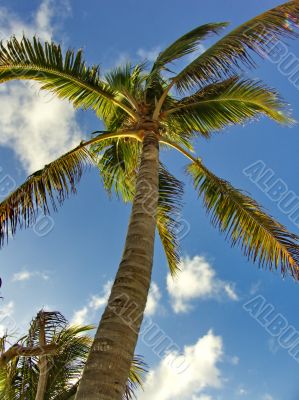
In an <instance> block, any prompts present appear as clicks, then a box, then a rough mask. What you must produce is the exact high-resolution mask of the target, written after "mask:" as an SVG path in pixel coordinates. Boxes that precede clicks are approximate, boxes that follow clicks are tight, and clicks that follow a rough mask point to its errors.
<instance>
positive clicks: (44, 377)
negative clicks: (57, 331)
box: [35, 314, 48, 400]
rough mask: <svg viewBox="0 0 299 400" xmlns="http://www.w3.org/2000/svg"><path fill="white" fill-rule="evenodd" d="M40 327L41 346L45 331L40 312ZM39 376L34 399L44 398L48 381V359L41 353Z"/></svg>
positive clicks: (41, 399)
mask: <svg viewBox="0 0 299 400" xmlns="http://www.w3.org/2000/svg"><path fill="white" fill-rule="evenodd" d="M39 318H40V320H39V323H40V328H39V344H40V346H41V347H44V346H46V345H47V342H46V332H45V320H44V316H43V315H42V314H40V317H39ZM38 367H39V378H38V385H37V390H36V396H35V400H44V398H45V393H46V389H47V381H48V361H47V356H46V355H41V356H40V357H39V365H38Z"/></svg>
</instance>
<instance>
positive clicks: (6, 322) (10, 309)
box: [0, 301, 16, 337]
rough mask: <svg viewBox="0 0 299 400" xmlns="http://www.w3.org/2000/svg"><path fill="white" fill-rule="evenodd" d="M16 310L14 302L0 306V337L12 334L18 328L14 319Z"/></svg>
mask: <svg viewBox="0 0 299 400" xmlns="http://www.w3.org/2000/svg"><path fill="white" fill-rule="evenodd" d="M14 308H15V305H14V302H13V301H10V302H9V303H7V304H3V305H1V306H0V337H1V336H4V335H5V333H6V332H8V333H12V332H13V331H14V329H15V328H16V323H15V320H14V318H13V317H12V316H13V313H14Z"/></svg>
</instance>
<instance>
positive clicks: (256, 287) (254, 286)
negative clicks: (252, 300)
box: [249, 281, 262, 296]
mask: <svg viewBox="0 0 299 400" xmlns="http://www.w3.org/2000/svg"><path fill="white" fill-rule="evenodd" d="M261 286H262V282H261V281H257V282H254V283H253V284H252V285H251V286H250V289H249V293H250V295H251V296H254V295H255V294H256V293H257V292H259V290H260V288H261Z"/></svg>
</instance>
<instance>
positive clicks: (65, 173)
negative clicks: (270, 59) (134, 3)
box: [0, 0, 299, 279]
mask: <svg viewBox="0 0 299 400" xmlns="http://www.w3.org/2000/svg"><path fill="white" fill-rule="evenodd" d="M298 18H299V2H298V0H294V1H289V2H287V3H285V4H283V5H281V6H278V7H276V8H274V9H272V10H270V11H267V12H265V13H263V14H261V15H260V16H258V17H256V18H254V19H252V20H250V21H248V22H247V23H245V24H243V25H241V26H240V27H238V28H236V29H234V30H233V31H232V32H230V33H229V34H228V35H226V36H224V37H223V38H222V39H220V40H219V41H218V42H216V44H214V45H212V46H211V47H210V48H209V49H208V50H206V51H205V52H204V53H202V54H200V55H199V56H196V58H195V59H194V60H193V61H192V62H191V63H189V64H188V65H186V66H185V67H184V68H183V69H182V70H181V71H180V72H179V73H174V72H172V71H171V70H170V69H169V65H170V64H171V63H173V62H174V61H176V60H179V59H181V58H183V57H184V56H186V55H188V54H191V53H193V52H194V51H196V49H197V48H198V44H200V43H201V42H202V40H203V39H205V38H206V37H208V36H211V35H214V34H218V33H219V32H220V31H222V29H223V28H225V27H226V25H227V23H212V24H206V25H203V26H200V27H198V28H196V29H194V30H192V31H191V32H189V33H187V34H185V35H184V36H182V37H180V38H179V39H178V40H176V41H175V42H174V43H173V44H171V45H170V46H169V47H167V48H166V49H165V50H164V51H162V52H161V53H160V54H159V55H158V57H157V59H156V61H155V62H154V63H153V65H152V66H151V68H148V67H147V66H148V64H138V65H135V66H132V65H131V64H126V65H124V66H121V67H118V68H115V69H114V70H112V71H110V72H109V73H107V74H106V75H105V76H103V77H102V76H101V74H100V69H99V67H98V66H92V67H88V66H87V65H86V63H85V62H84V60H83V58H82V51H81V50H79V51H78V52H74V51H73V50H68V51H66V52H65V53H64V54H63V52H62V50H61V47H60V46H59V45H57V44H55V43H45V44H42V43H41V42H40V41H39V40H38V39H37V38H33V39H32V40H29V39H28V38H25V37H23V39H22V40H21V41H19V40H17V39H16V38H15V37H13V38H11V40H9V41H8V42H7V43H6V44H1V46H0V82H7V81H9V80H13V79H31V80H35V81H37V82H39V83H40V84H41V88H42V89H43V90H48V91H50V92H52V93H54V94H55V95H57V96H59V97H60V98H62V99H67V100H69V101H70V102H71V103H72V104H73V105H74V106H75V107H77V108H81V109H84V110H87V109H91V110H93V111H94V112H95V113H96V115H97V116H98V117H99V118H100V119H101V120H103V122H104V124H105V126H106V129H107V130H106V131H105V132H97V133H99V135H97V136H94V137H93V138H92V139H90V140H87V141H85V142H81V143H80V145H79V146H77V147H76V148H75V149H73V150H71V151H69V152H68V153H67V154H65V155H63V156H61V157H60V158H59V159H57V160H56V161H54V162H52V163H50V164H48V165H46V166H45V167H44V168H43V169H42V170H40V171H38V172H36V173H34V174H32V175H31V176H29V177H28V179H27V180H26V181H25V183H24V184H23V185H22V186H20V187H19V188H18V189H17V190H16V191H15V192H13V193H12V194H11V195H10V196H8V198H7V199H6V200H5V201H3V202H2V203H1V204H0V241H1V244H3V243H4V240H5V237H8V233H9V232H10V231H11V232H12V234H15V232H16V230H17V228H18V227H28V226H30V225H31V223H32V221H34V219H35V218H36V214H37V212H38V210H39V209H42V210H43V211H44V212H45V213H48V212H49V209H50V207H49V205H50V204H52V206H53V208H54V209H56V207H57V204H61V203H62V202H63V201H64V200H65V198H66V197H68V195H69V194H70V193H74V192H76V185H77V183H78V181H79V180H80V178H81V175H82V172H83V171H84V169H85V167H86V166H87V165H90V164H91V165H94V166H96V167H97V168H98V169H99V172H100V175H101V178H102V181H103V185H104V187H105V189H106V190H107V191H108V193H111V192H115V193H116V194H117V195H119V196H120V197H121V198H122V199H123V200H124V201H132V199H133V197H134V191H135V180H136V175H137V172H138V165H139V160H140V154H141V148H142V140H143V135H144V132H146V131H149V130H150V131H154V132H156V133H157V135H158V137H159V142H160V143H161V147H162V149H163V148H164V147H171V148H173V149H176V150H177V151H179V152H181V153H182V154H183V155H185V156H186V157H187V158H188V159H189V161H191V164H190V165H189V166H188V167H187V169H186V171H187V173H188V174H189V175H190V176H191V177H192V179H193V182H194V187H195V189H196V190H197V192H198V194H199V195H200V196H201V197H202V199H203V206H204V207H205V208H206V210H207V212H208V213H209V214H210V216H211V221H212V223H213V225H215V226H217V227H218V228H219V229H220V231H222V232H224V233H226V238H227V239H229V240H230V242H231V244H232V245H236V244H238V245H240V247H241V249H242V250H243V252H244V254H245V255H246V256H248V257H249V258H250V259H252V260H253V261H257V262H258V263H259V264H260V265H262V266H267V267H269V268H270V269H271V268H275V269H278V268H280V269H281V272H282V273H283V274H285V273H290V274H291V275H293V276H294V277H295V278H297V279H298V278H299V274H298V271H299V247H298V239H299V238H298V236H296V235H295V234H292V233H289V232H288V231H287V229H286V228H285V227H284V226H282V225H281V224H279V223H278V222H276V221H275V220H274V219H273V218H272V217H271V216H269V215H267V213H266V212H265V211H264V210H263V209H262V207H260V206H259V205H258V204H257V203H256V202H255V201H254V200H252V199H251V198H250V197H249V196H248V195H245V194H244V193H242V191H239V190H237V189H235V188H234V187H233V186H232V185H231V184H230V183H228V182H226V181H224V180H222V179H221V178H218V177H217V176H216V175H214V174H213V173H212V172H211V171H209V170H208V168H207V167H206V166H205V165H204V164H203V162H202V161H201V159H200V158H199V157H197V156H195V155H194V154H193V146H192V143H193V142H194V140H196V138H198V137H205V138H209V137H211V135H212V134H213V133H214V132H217V131H220V130H222V129H223V128H225V127H227V126H230V125H238V124H244V123H246V122H247V121H249V120H253V119H257V118H259V117H260V116H263V115H264V116H267V117H269V118H271V119H273V120H274V121H276V122H278V123H280V124H292V123H293V120H292V118H291V117H290V115H289V112H288V109H287V106H286V104H285V103H284V102H283V101H282V100H281V98H280V96H279V95H278V93H277V92H276V91H275V90H274V89H272V88H269V87H267V86H265V85H264V84H263V83H262V82H259V81H255V80H251V79H245V78H243V77H242V76H241V75H240V73H241V68H242V67H244V66H245V67H248V66H250V67H253V66H254V65H255V58H254V54H257V55H259V56H265V53H267V51H269V49H270V48H271V45H273V44H275V43H276V42H277V40H279V39H280V38H281V37H293V36H295V35H296V34H295V32H294V30H293V28H292V27H295V26H298ZM286 21H287V22H289V24H286ZM159 175H160V184H159V192H160V195H159V205H158V211H157V227H158V231H159V234H160V237H161V241H162V243H163V246H164V249H165V253H166V256H167V259H168V263H169V267H170V270H171V272H172V273H175V271H176V270H177V268H178V264H179V259H180V257H179V251H178V245H179V243H178V239H177V237H176V232H177V224H178V222H177V218H176V215H177V213H178V212H179V211H180V208H181V196H182V193H183V185H182V183H181V182H179V181H178V180H177V179H176V178H175V177H174V176H173V175H171V173H170V172H169V171H168V170H167V169H166V167H165V166H164V165H162V164H161V165H160V172H159Z"/></svg>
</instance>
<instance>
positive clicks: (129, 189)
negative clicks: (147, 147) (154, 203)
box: [92, 139, 183, 274]
mask: <svg viewBox="0 0 299 400" xmlns="http://www.w3.org/2000/svg"><path fill="white" fill-rule="evenodd" d="M101 150H102V143H100V144H99V145H95V146H93V150H92V151H93V154H94V155H95V157H96V155H98V154H100V156H99V157H98V168H99V172H100V176H101V178H102V181H103V185H104V187H105V189H106V190H107V192H108V193H109V195H111V194H112V193H115V194H116V195H117V196H118V197H120V198H121V199H122V200H123V201H125V202H132V201H133V199H134V193H135V184H136V177H137V173H138V165H139V159H140V152H141V145H140V144H139V143H137V142H134V143H132V141H131V140H130V139H128V140H118V141H117V142H113V143H111V145H110V147H108V148H106V149H105V151H104V153H103V154H101ZM182 194H183V187H182V184H181V182H180V181H179V180H177V179H176V178H175V177H174V176H173V175H171V174H170V173H169V171H167V169H166V168H165V167H164V166H163V165H162V164H160V169H159V200H158V209H157V229H158V232H159V235H160V239H161V242H162V245H163V248H164V251H165V255H166V258H167V261H168V266H169V269H170V272H171V273H172V274H175V273H176V271H177V269H178V264H179V259H180V256H179V244H178V240H177V238H176V236H177V235H176V234H177V232H178V230H179V226H178V218H179V215H180V210H181V197H182Z"/></svg>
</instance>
